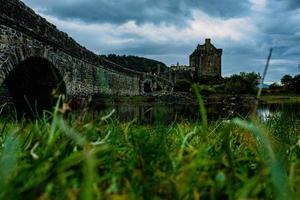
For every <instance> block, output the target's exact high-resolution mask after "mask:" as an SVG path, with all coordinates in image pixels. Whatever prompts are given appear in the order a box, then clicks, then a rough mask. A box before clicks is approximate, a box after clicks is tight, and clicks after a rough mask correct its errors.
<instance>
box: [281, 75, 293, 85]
mask: <svg viewBox="0 0 300 200" xmlns="http://www.w3.org/2000/svg"><path fill="white" fill-rule="evenodd" d="M292 81H293V77H292V76H291V75H289V74H286V75H284V76H283V77H282V78H281V83H282V84H283V85H290V84H291V83H292Z"/></svg>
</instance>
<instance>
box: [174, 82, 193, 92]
mask: <svg viewBox="0 0 300 200" xmlns="http://www.w3.org/2000/svg"><path fill="white" fill-rule="evenodd" d="M190 89H191V82H190V81H188V80H186V79H179V80H177V81H176V84H175V87H174V90H175V91H178V92H189V91H190Z"/></svg>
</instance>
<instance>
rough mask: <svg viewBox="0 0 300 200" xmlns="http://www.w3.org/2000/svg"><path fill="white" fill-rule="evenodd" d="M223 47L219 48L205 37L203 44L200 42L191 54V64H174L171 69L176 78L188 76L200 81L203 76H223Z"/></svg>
mask: <svg viewBox="0 0 300 200" xmlns="http://www.w3.org/2000/svg"><path fill="white" fill-rule="evenodd" d="M222 52H223V51H222V49H217V48H216V47H215V46H214V45H213V44H212V43H211V40H210V39H205V43H204V44H203V45H200V44H198V46H197V48H196V49H195V50H194V52H193V53H192V54H191V55H190V59H189V60H190V65H189V66H186V65H179V63H177V65H172V66H171V68H170V70H171V72H173V73H174V74H175V75H176V78H181V77H187V72H188V74H189V76H190V79H192V80H193V81H198V80H200V79H201V78H202V77H221V66H222Z"/></svg>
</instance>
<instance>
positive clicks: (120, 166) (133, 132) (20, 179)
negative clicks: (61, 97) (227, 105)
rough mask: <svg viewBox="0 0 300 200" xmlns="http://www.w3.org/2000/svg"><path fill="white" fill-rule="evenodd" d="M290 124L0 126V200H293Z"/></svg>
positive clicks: (299, 150)
mask: <svg viewBox="0 0 300 200" xmlns="http://www.w3.org/2000/svg"><path fill="white" fill-rule="evenodd" d="M299 130H300V123H299V121H297V120H294V119H291V120H287V119H286V117H284V116H282V117H280V118H273V119H270V120H269V121H267V122H264V123H263V124H262V123H259V122H249V121H244V120H240V119H235V120H232V121H222V122H221V121H220V122H215V123H213V124H209V125H208V126H207V125H206V123H203V122H201V123H199V124H197V123H196V124H190V123H181V124H170V125H168V126H161V125H159V123H157V125H153V126H145V125H143V126H142V125H139V124H137V123H135V122H134V121H132V122H128V123H119V122H118V121H117V120H116V119H114V117H113V115H112V116H111V115H108V116H104V117H101V116H99V118H98V119H96V120H95V119H93V120H91V118H89V117H88V114H86V115H80V116H79V117H74V116H70V117H69V118H68V119H65V118H64V117H62V116H61V115H59V114H54V116H53V118H52V119H48V118H46V117H45V118H42V119H39V120H36V121H33V122H29V121H22V122H13V121H12V120H11V119H7V118H5V117H3V116H2V118H1V122H0V177H1V179H0V188H1V189H0V199H199V198H200V199H293V198H296V197H297V196H298V197H299V195H300V191H299V184H300V144H299V142H300V140H299V139H300V134H299V133H300V132H299Z"/></svg>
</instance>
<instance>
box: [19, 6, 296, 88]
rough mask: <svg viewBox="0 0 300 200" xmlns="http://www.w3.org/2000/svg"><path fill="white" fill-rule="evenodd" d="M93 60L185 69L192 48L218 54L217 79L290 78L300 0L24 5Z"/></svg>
mask: <svg viewBox="0 0 300 200" xmlns="http://www.w3.org/2000/svg"><path fill="white" fill-rule="evenodd" d="M22 1H23V2H24V3H25V4H27V5H28V6H29V7H31V8H32V9H33V10H34V11H36V12H37V13H38V14H40V15H41V16H43V17H44V18H46V19H47V20H48V21H50V22H51V23H53V24H54V25H56V26H57V28H58V29H60V30H62V31H64V32H66V33H68V34H69V36H71V37H73V38H74V39H75V40H76V41H77V42H78V43H80V44H81V45H83V46H85V47H87V48H88V49H90V50H91V51H93V52H94V53H96V54H118V55H137V56H143V57H147V58H152V59H156V60H159V61H162V62H164V63H166V64H167V65H168V66H170V65H171V64H176V63H177V62H179V63H180V64H184V65H188V64H189V55H190V54H191V53H192V52H193V50H194V49H195V48H196V46H197V44H203V43H204V40H205V38H211V40H212V43H213V44H214V45H215V46H216V47H217V48H222V49H223V56H222V62H223V64H222V75H223V76H229V75H231V74H238V73H240V72H258V73H261V74H262V73H263V68H264V66H265V63H266V59H267V56H268V53H269V49H270V48H273V49H274V50H273V56H272V60H271V63H270V68H269V71H268V74H267V77H266V82H274V81H280V78H281V77H282V76H283V75H285V74H291V75H296V74H297V73H298V70H299V69H298V64H299V62H300V42H299V41H300V0H63V1H62V0H43V1H41V0H22Z"/></svg>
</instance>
